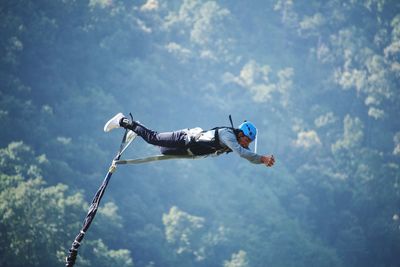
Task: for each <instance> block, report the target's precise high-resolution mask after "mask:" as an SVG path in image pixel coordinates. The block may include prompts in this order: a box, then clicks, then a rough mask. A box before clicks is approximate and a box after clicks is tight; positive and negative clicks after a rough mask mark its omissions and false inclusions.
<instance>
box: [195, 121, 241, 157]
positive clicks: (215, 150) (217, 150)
mask: <svg viewBox="0 0 400 267" xmlns="http://www.w3.org/2000/svg"><path fill="white" fill-rule="evenodd" d="M229 121H230V123H231V127H228V126H221V127H215V128H212V129H211V130H208V131H202V132H200V133H199V134H198V135H197V136H195V137H194V138H192V140H190V142H189V144H188V152H189V154H192V155H196V156H202V155H212V154H213V155H220V154H222V153H229V152H232V149H230V148H229V147H227V146H222V145H221V143H220V140H219V130H220V129H231V130H232V131H233V134H234V135H235V136H236V138H237V136H238V134H239V132H241V130H240V129H236V128H235V127H234V126H233V122H232V117H231V115H229ZM209 131H214V136H213V138H211V139H209V140H205V139H204V138H202V137H204V134H205V133H207V132H209Z"/></svg>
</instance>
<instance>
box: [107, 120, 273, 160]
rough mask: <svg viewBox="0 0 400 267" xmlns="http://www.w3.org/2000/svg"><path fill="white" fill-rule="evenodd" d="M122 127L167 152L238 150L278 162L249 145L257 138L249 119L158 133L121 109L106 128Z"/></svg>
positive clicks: (193, 153) (197, 153) (200, 153)
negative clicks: (237, 122) (221, 124)
mask: <svg viewBox="0 0 400 267" xmlns="http://www.w3.org/2000/svg"><path fill="white" fill-rule="evenodd" d="M120 127H122V128H125V129H129V130H132V131H133V132H135V133H136V134H137V135H139V136H140V137H142V138H143V139H144V140H145V141H146V142H147V143H149V144H152V145H155V146H159V147H160V150H161V153H162V154H163V155H176V156H187V155H191V156H206V155H220V154H222V153H229V152H231V151H234V152H236V153H237V154H239V156H241V157H242V158H245V159H247V160H248V161H250V162H251V163H254V164H265V165H266V166H267V167H272V166H273V165H274V163H275V159H274V156H273V155H271V156H268V155H258V154H257V153H255V152H252V151H251V150H250V149H249V145H250V143H251V142H253V141H254V140H255V139H256V135H257V128H256V127H255V126H254V124H252V123H251V122H248V121H245V122H243V123H242V124H240V125H239V127H238V128H234V127H233V125H232V127H216V128H214V129H211V130H208V131H203V130H202V129H201V128H192V129H183V130H178V131H173V132H163V133H158V132H156V131H153V130H150V129H148V128H146V127H145V126H144V125H142V124H141V123H139V122H138V121H135V120H129V119H128V118H127V117H125V116H124V115H123V114H122V113H118V114H117V115H115V116H114V117H113V118H111V119H110V120H109V121H108V122H107V123H106V124H105V126H104V131H105V132H109V131H111V130H112V129H115V128H120Z"/></svg>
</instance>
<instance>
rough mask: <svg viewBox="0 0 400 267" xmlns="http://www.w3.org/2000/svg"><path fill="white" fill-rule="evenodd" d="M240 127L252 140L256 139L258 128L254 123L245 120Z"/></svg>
mask: <svg viewBox="0 0 400 267" xmlns="http://www.w3.org/2000/svg"><path fill="white" fill-rule="evenodd" d="M239 129H240V130H241V131H242V132H243V134H244V135H245V136H247V137H248V138H250V140H251V141H254V139H256V135H257V128H256V126H254V124H253V123H251V122H249V121H245V122H243V123H242V124H240V125H239Z"/></svg>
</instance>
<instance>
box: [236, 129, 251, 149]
mask: <svg viewBox="0 0 400 267" xmlns="http://www.w3.org/2000/svg"><path fill="white" fill-rule="evenodd" d="M238 139H239V144H240V145H241V146H242V147H244V148H249V145H250V143H251V140H250V138H248V137H247V136H245V135H244V134H243V133H239V138H238Z"/></svg>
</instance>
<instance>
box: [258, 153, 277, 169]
mask: <svg viewBox="0 0 400 267" xmlns="http://www.w3.org/2000/svg"><path fill="white" fill-rule="evenodd" d="M261 162H262V163H264V164H265V165H266V166H267V167H272V165H274V163H275V158H274V155H271V156H261Z"/></svg>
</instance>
